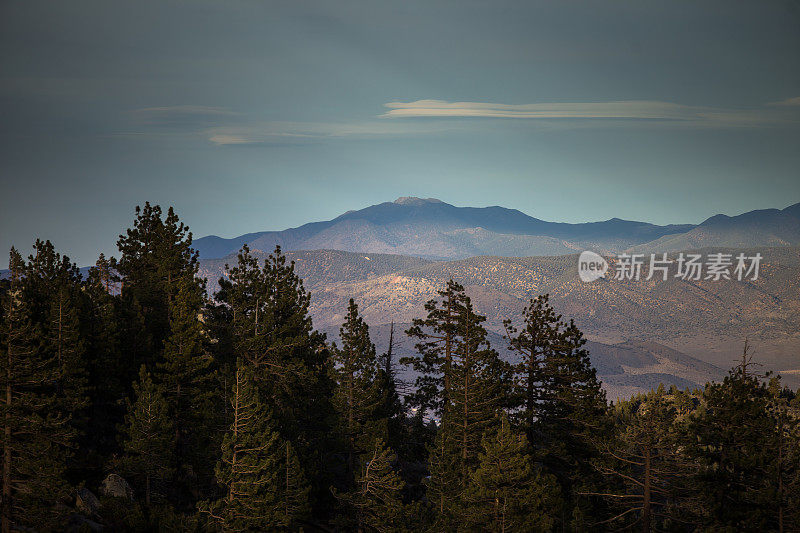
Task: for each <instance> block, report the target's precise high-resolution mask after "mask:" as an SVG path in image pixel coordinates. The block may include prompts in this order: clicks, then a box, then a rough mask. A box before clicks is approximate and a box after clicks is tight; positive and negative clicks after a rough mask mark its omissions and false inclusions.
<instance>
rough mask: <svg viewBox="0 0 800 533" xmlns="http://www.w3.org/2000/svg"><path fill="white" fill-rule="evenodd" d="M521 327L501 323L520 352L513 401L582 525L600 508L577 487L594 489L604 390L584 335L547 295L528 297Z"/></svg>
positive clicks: (575, 523)
mask: <svg viewBox="0 0 800 533" xmlns="http://www.w3.org/2000/svg"><path fill="white" fill-rule="evenodd" d="M524 320H525V324H524V327H523V329H522V330H520V331H518V330H517V329H515V328H514V327H513V326H512V325H511V323H510V322H507V323H506V328H507V330H508V336H509V344H510V346H511V347H512V349H515V350H516V351H518V352H519V353H520V354H522V356H523V357H522V360H521V362H520V363H519V365H518V366H517V368H516V371H515V374H516V379H515V384H516V390H517V391H518V392H517V394H516V395H514V396H512V399H513V400H515V403H516V405H515V406H513V407H512V409H513V411H512V412H515V413H516V414H517V415H518V416H517V418H518V419H519V421H520V424H521V427H522V428H523V430H525V431H526V433H527V435H528V439H529V441H530V443H531V445H532V447H533V451H534V454H535V456H536V457H537V458H538V459H539V460H541V461H542V463H543V465H544V466H545V468H546V470H547V471H548V472H550V473H552V474H554V475H555V476H556V478H557V479H558V481H559V483H560V485H561V487H562V491H563V494H564V499H565V501H568V502H569V503H568V505H569V506H571V507H572V509H573V512H572V516H571V517H567V516H566V515H564V516H563V519H564V520H565V521H568V522H570V523H572V527H577V528H582V527H587V524H588V523H589V522H588V520H589V519H588V518H587V516H588V515H589V514H595V515H596V514H597V513H598V512H601V511H602V510H601V509H599V508H598V507H597V506H598V505H600V502H599V501H598V500H597V499H596V498H589V501H587V500H586V498H579V493H582V494H589V493H594V492H599V490H598V483H599V480H598V479H597V476H596V472H595V471H594V470H593V469H592V468H591V467H590V466H589V465H590V461H591V460H592V459H593V458H596V457H597V455H598V450H597V446H596V443H597V442H598V441H601V440H602V439H604V438H605V437H604V436H605V435H606V434H607V432H608V430H609V418H608V412H607V411H608V409H607V404H606V398H605V393H604V392H603V390H602V388H601V384H600V381H599V380H598V379H597V377H596V372H595V369H594V368H592V366H591V362H590V360H589V353H588V351H587V350H586V349H585V348H584V344H586V340H585V339H584V338H583V334H582V333H581V331H580V330H579V329H578V328H577V327H576V326H575V324H574V322H573V321H570V322H569V323H566V322H564V321H563V320H562V319H561V316H560V315H556V313H555V311H554V310H553V309H552V307H551V306H550V304H549V299H548V297H547V295H545V296H540V297H539V298H536V299H534V300H531V303H530V305H529V306H528V307H527V308H526V310H525V316H524Z"/></svg>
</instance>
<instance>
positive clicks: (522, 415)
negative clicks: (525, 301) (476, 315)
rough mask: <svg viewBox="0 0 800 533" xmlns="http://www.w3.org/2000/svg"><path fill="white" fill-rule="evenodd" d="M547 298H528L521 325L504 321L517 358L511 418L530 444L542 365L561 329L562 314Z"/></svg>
mask: <svg viewBox="0 0 800 533" xmlns="http://www.w3.org/2000/svg"><path fill="white" fill-rule="evenodd" d="M549 300H550V296H549V295H547V294H544V295H540V296H538V297H536V298H534V299H531V301H530V304H529V305H528V307H526V308H525V309H524V311H523V320H524V325H523V327H522V329H517V328H516V327H515V326H514V324H513V322H512V321H511V320H510V319H507V320H505V321H504V322H503V324H504V326H505V328H506V337H507V340H508V344H509V348H510V349H511V350H512V351H514V352H516V353H517V354H518V355H519V356H520V360H519V363H518V364H517V366H516V368H515V369H514V371H515V379H514V389H513V391H512V398H511V402H512V416H513V417H514V420H515V421H517V423H518V425H519V426H520V427H521V428H522V429H523V430H524V431H525V434H526V435H527V436H528V439H529V440H530V441H531V442H536V441H538V435H536V433H535V427H536V422H537V421H538V420H539V418H540V412H539V410H540V406H541V403H542V400H543V393H544V390H545V389H544V387H543V386H544V385H545V384H544V383H543V382H542V379H543V378H544V376H543V366H544V360H545V357H546V356H550V355H551V354H552V352H553V349H554V345H555V343H556V342H557V335H558V332H559V330H560V328H561V325H562V322H561V315H558V314H556V312H555V310H554V309H553V307H552V306H551V305H550V303H549Z"/></svg>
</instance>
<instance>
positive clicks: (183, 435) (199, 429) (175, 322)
mask: <svg viewBox="0 0 800 533" xmlns="http://www.w3.org/2000/svg"><path fill="white" fill-rule="evenodd" d="M169 309H170V336H169V337H168V338H167V340H166V342H165V345H164V355H163V358H162V359H161V361H160V362H159V364H158V372H157V374H156V377H157V379H158V381H159V383H160V384H161V385H162V386H163V388H164V395H165V398H166V400H167V403H168V405H169V411H170V414H171V416H172V420H173V424H174V426H175V458H176V461H177V463H176V467H177V468H176V471H177V473H178V474H179V475H178V476H177V477H178V478H179V479H184V480H185V479H187V478H188V477H190V475H196V474H200V475H204V474H206V473H205V472H204V471H205V470H207V468H206V465H207V464H209V463H212V462H213V460H212V457H213V455H211V454H210V452H211V448H210V444H209V441H210V440H211V439H213V436H214V435H213V433H214V428H215V419H216V417H217V414H218V409H217V408H216V407H217V406H216V405H215V401H216V399H217V398H218V397H219V396H218V394H217V393H216V390H215V388H216V385H217V382H216V379H215V375H214V372H213V359H212V358H211V356H210V354H208V352H207V351H206V350H205V349H204V342H205V337H206V336H205V332H204V327H203V323H202V321H201V318H200V315H201V312H202V309H203V292H202V287H199V286H198V285H197V283H196V282H195V280H194V279H193V278H190V277H189V276H188V275H187V276H184V277H183V278H182V279H180V280H178V281H177V283H176V294H175V297H174V298H173V299H172V301H170V303H169ZM211 475H212V472H210V471H209V472H207V475H204V476H203V477H208V476H211ZM195 484H196V483H195Z"/></svg>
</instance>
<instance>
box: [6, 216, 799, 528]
mask: <svg viewBox="0 0 800 533" xmlns="http://www.w3.org/2000/svg"><path fill="white" fill-rule="evenodd" d="M117 245H118V249H119V258H118V259H117V258H106V257H104V256H102V255H101V256H100V258H99V259H98V260H97V263H96V265H95V266H94V267H93V268H91V269H90V271H89V273H88V276H86V277H85V278H84V277H83V276H82V275H81V273H80V271H79V269H78V268H77V266H76V265H75V264H74V263H72V262H71V261H70V260H69V258H68V257H66V256H63V255H61V254H59V253H58V252H57V251H56V250H55V249H54V247H53V245H52V244H51V243H50V242H49V241H45V242H43V241H36V243H35V244H34V246H33V252H32V253H31V254H30V255H29V256H28V257H27V258H24V257H23V255H22V254H21V253H20V252H19V251H18V250H16V249H13V248H12V250H11V252H10V261H9V272H8V275H7V276H6V278H5V279H3V280H2V281H0V299H1V300H2V309H1V310H0V349H2V354H0V387H1V388H2V390H0V394H3V393H4V394H3V397H2V399H0V424H1V425H2V431H0V448H1V453H2V467H1V470H2V495H1V498H2V499H1V500H0V520H1V521H2V531H3V532H8V531H13V530H25V529H28V530H30V529H33V530H38V531H62V530H70V529H71V530H75V531H79V530H101V529H102V530H106V531H148V530H152V531H161V530H180V531H209V530H210V531H263V530H275V531H278V530H284V531H300V530H303V531H359V532H362V531H363V532H367V531H378V532H405V531H504V532H513V531H607V530H623V529H638V530H641V531H645V532H648V531H770V530H772V531H781V532H782V531H792V530H797V529H798V528H800V422H799V421H800V399H798V396H797V394H796V392H795V391H792V390H791V389H789V388H787V387H785V386H783V385H781V382H780V379H779V378H778V377H775V376H770V375H767V376H759V375H756V374H755V373H754V371H753V365H752V361H750V360H749V359H748V357H747V351H745V356H744V358H743V361H742V363H741V364H740V365H739V366H737V367H735V368H734V369H732V370H731V372H730V373H729V375H728V376H727V377H726V378H725V379H724V381H722V382H721V383H710V384H707V385H706V387H705V388H703V389H702V390H694V391H689V390H686V391H681V390H678V389H677V388H675V387H673V388H670V389H665V388H664V387H663V386H662V387H659V388H658V389H656V390H653V391H651V392H649V393H647V394H640V395H637V396H635V397H633V398H631V399H630V400H626V401H620V402H617V403H615V404H610V403H609V402H607V400H606V397H605V394H604V392H603V389H602V388H601V383H600V381H599V380H598V378H597V376H596V373H595V370H594V369H593V368H592V366H591V362H590V359H589V353H588V351H587V350H586V348H585V347H584V345H585V343H586V340H585V339H584V337H583V334H582V333H581V331H580V330H579V329H578V327H577V326H576V325H575V323H574V322H572V321H571V320H570V321H567V320H565V319H564V318H562V317H561V316H560V315H559V314H557V312H556V310H554V309H553V307H552V306H551V305H550V303H549V299H548V297H547V295H543V296H540V297H538V298H535V299H533V300H531V301H530V304H529V305H528V306H527V307H526V308H525V310H524V313H523V314H522V316H520V317H519V318H518V320H516V321H507V322H506V323H505V327H506V342H507V345H508V348H509V349H510V350H511V351H513V352H514V353H515V354H516V356H517V357H516V358H515V361H517V362H516V363H514V364H512V363H510V362H508V361H506V360H504V359H503V358H501V357H500V355H499V354H498V351H497V350H496V349H495V348H493V347H492V346H491V345H490V343H489V342H488V340H487V331H486V329H485V328H484V326H483V322H484V321H485V317H483V316H481V315H479V314H478V313H476V312H475V310H474V308H473V305H472V302H471V300H470V298H469V296H468V295H467V293H466V291H465V290H464V287H462V286H461V285H459V284H458V283H456V282H455V281H452V280H451V281H450V282H449V283H447V284H446V286H445V287H442V289H441V290H440V291H439V294H438V297H437V298H434V299H432V300H431V301H429V302H428V303H427V304H426V305H425V313H426V314H425V316H422V317H419V318H418V319H416V320H414V322H413V324H412V325H411V327H410V328H409V329H408V330H407V331H406V334H407V335H409V336H410V337H411V338H413V339H414V340H415V341H416V353H415V354H414V355H413V356H409V357H404V358H401V359H399V360H397V358H396V356H395V354H393V353H392V351H393V346H392V342H391V341H390V342H389V349H388V351H387V352H386V353H382V354H379V353H377V351H376V348H375V345H374V344H373V342H372V340H371V339H370V335H369V327H368V325H367V324H366V323H365V322H364V320H363V318H362V317H361V315H360V314H359V310H358V306H357V305H356V303H355V302H354V301H353V300H350V303H349V306H348V308H347V309H346V310H343V312H344V313H345V318H344V320H343V324H342V327H341V330H340V335H339V337H340V338H339V341H338V342H331V341H329V340H328V339H326V337H325V335H323V334H321V333H319V332H317V331H315V330H314V328H313V324H312V321H311V318H310V316H309V304H310V295H309V293H308V292H307V291H306V290H305V289H304V287H303V282H302V280H301V279H300V278H299V277H298V276H297V274H296V273H295V270H294V265H293V263H291V262H287V260H286V257H285V256H284V255H283V254H282V252H281V250H280V248H276V250H275V251H274V253H272V254H271V255H270V256H269V257H268V258H267V259H266V260H264V261H263V262H259V261H258V260H257V259H256V258H255V257H254V256H253V255H252V254H251V252H250V250H249V249H248V248H247V246H245V247H243V248H242V249H241V251H240V253H239V254H238V257H237V261H236V263H235V264H233V265H228V266H226V269H225V274H224V276H223V277H222V279H220V281H219V287H220V288H219V291H218V292H216V293H215V294H213V295H211V296H209V295H207V294H206V287H205V280H203V279H201V278H200V277H199V275H198V269H199V260H198V254H197V252H196V251H195V250H194V249H193V248H192V234H191V233H190V232H189V228H188V227H187V226H186V225H185V224H183V223H182V222H181V221H180V220H179V218H178V217H177V216H176V214H175V213H174V211H173V209H172V208H170V209H169V210H168V211H167V212H166V213H164V212H163V211H162V210H161V208H160V207H159V206H153V205H150V204H145V206H144V207H143V208H138V207H137V209H136V217H135V220H134V222H133V226H132V227H131V228H130V229H128V230H127V231H126V232H125V234H123V235H120V237H119V240H118V242H117ZM397 365H406V366H407V367H408V368H411V369H413V371H414V375H415V376H416V378H415V383H414V387H413V392H411V393H409V394H407V395H403V396H401V394H400V393H399V392H398V390H399V388H398V383H397V377H396V369H397ZM110 474H113V475H116V476H121V477H122V478H123V480H124V481H122V483H126V484H129V485H130V489H131V490H130V494H128V493H123V495H122V496H120V495H119V494H113V493H109V492H103V493H101V495H100V497H99V498H96V497H95V496H94V492H98V490H99V489H100V487H101V486H104V485H105V483H106V482H107V481H108V479H109V475H110ZM94 500H96V501H94ZM87 502H88V503H87ZM92 502H94V503H92Z"/></svg>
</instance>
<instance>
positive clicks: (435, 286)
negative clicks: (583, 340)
mask: <svg viewBox="0 0 800 533" xmlns="http://www.w3.org/2000/svg"><path fill="white" fill-rule="evenodd" d="M715 250H719V249H713V248H712V249H703V250H700V252H701V253H712V252H714V251H715ZM743 250H744V251H745V253H747V254H750V255H752V254H754V253H756V250H753V249H743ZM758 251H759V253H761V254H762V255H763V260H762V262H761V268H760V274H759V277H758V279H755V280H753V279H745V280H742V281H738V280H736V279H735V278H734V279H731V280H720V281H713V280H697V281H694V280H684V279H681V278H673V277H670V278H668V279H667V280H662V279H659V278H658V277H656V278H655V279H653V280H651V281H645V280H641V281H634V280H616V279H613V277H609V278H602V279H600V280H597V281H595V282H592V283H584V282H582V281H580V279H579V277H578V272H577V255H569V256H567V255H563V256H550V257H523V258H516V257H497V256H481V257H472V258H467V259H460V260H454V261H434V260H430V259H424V258H419V257H412V256H401V255H393V254H363V253H355V252H345V251H341V250H307V251H296V252H287V256H288V258H289V259H290V260H291V261H294V264H295V269H296V271H297V273H298V275H299V276H300V277H302V278H303V280H304V284H305V286H306V288H307V289H308V290H309V291H310V293H311V307H310V312H311V315H312V318H313V321H314V326H315V328H317V329H319V330H321V331H324V332H326V333H327V334H328V335H329V337H331V338H333V339H335V338H336V337H337V335H338V328H339V326H340V325H341V323H342V321H343V320H344V313H345V311H346V309H347V302H348V300H349V299H350V298H353V299H355V301H356V302H357V303H358V305H359V310H360V312H361V314H362V315H363V316H364V319H365V320H366V321H367V323H368V324H369V325H370V327H371V332H372V335H373V341H375V342H376V344H377V345H378V348H379V349H385V348H386V343H387V339H388V337H389V334H388V329H389V325H390V323H392V322H393V323H394V324H395V325H396V331H395V341H396V342H397V343H398V344H397V346H395V352H396V353H398V354H401V355H402V354H404V353H410V352H411V351H412V350H413V343H412V342H411V341H410V339H407V338H405V336H404V334H403V333H402V332H403V331H404V330H405V329H406V328H407V327H408V325H409V324H410V323H411V321H412V320H413V319H414V318H417V317H422V316H424V314H425V309H424V305H425V302H426V301H427V300H429V299H431V298H435V297H436V296H437V291H438V290H439V289H441V288H442V287H443V286H444V285H445V283H446V282H447V280H449V279H451V278H452V279H454V280H456V281H457V282H459V283H461V284H462V285H464V287H465V289H466V291H467V294H468V295H469V296H470V297H471V299H472V301H473V304H474V306H475V309H476V311H477V312H479V313H480V314H482V315H485V316H486V317H487V320H486V323H485V325H486V327H487V329H488V330H489V333H490V339H491V340H492V344H493V345H494V346H495V347H497V348H498V349H502V348H503V347H504V346H505V344H506V343H505V341H504V339H503V334H504V327H503V320H505V319H511V320H512V321H516V322H519V320H521V317H522V312H523V309H524V307H525V306H526V305H527V304H528V302H529V300H530V298H534V297H536V296H537V295H539V294H545V293H547V294H550V299H551V303H552V304H553V306H554V307H555V308H556V310H557V311H558V312H560V313H562V314H563V315H564V317H565V318H567V319H574V320H575V321H576V324H577V325H578V327H579V328H581V330H582V331H584V332H585V334H586V336H587V338H588V339H589V340H590V341H591V343H590V345H589V349H590V352H591V354H592V361H593V363H594V364H595V366H596V368H597V369H598V373H599V375H600V376H601V378H602V379H603V381H604V383H605V387H606V389H607V391H608V392H609V396H610V397H612V398H615V397H617V396H619V397H624V396H629V395H630V394H633V393H636V392H641V391H644V390H649V388H651V387H652V386H653V384H654V383H655V384H658V383H661V382H663V383H665V384H668V385H669V384H675V385H678V386H680V387H682V388H683V387H685V386H688V387H693V386H700V385H703V384H704V383H705V382H706V381H708V380H711V379H720V378H721V377H722V376H723V375H724V373H725V371H726V370H727V369H728V368H730V367H731V366H732V365H733V364H734V363H735V359H736V357H737V356H738V354H739V353H740V351H741V348H742V344H743V343H744V340H745V338H749V340H750V343H751V345H753V346H756V347H757V358H758V360H759V362H760V363H762V364H764V370H774V371H778V372H780V373H781V374H782V375H783V376H784V377H785V378H786V380H787V383H790V384H792V385H794V386H797V385H800V353H799V352H800V350H798V346H800V276H798V272H800V248H799V247H794V246H792V247H773V248H761V249H758ZM254 254H255V255H256V256H258V257H261V258H264V257H266V256H267V255H268V252H264V251H261V250H256V251H255V252H254ZM235 262H236V257H235V256H234V255H231V256H229V257H226V258H221V259H204V260H201V262H200V264H201V270H200V275H201V276H203V277H205V278H207V279H208V282H209V290H210V291H211V292H213V291H214V290H216V282H217V280H218V279H219V278H220V277H221V276H224V272H225V264H231V265H232V264H235ZM509 357H510V356H509Z"/></svg>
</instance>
